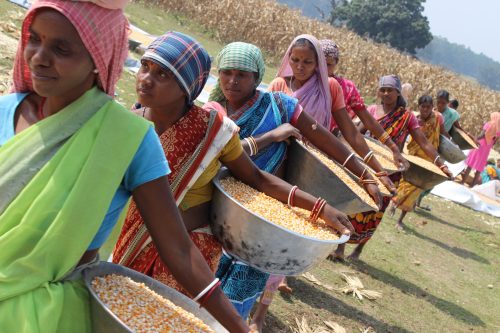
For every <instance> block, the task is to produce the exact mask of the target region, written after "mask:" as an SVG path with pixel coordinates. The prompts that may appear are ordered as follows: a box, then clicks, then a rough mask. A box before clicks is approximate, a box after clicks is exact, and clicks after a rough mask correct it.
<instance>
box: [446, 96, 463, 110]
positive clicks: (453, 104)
mask: <svg viewBox="0 0 500 333" xmlns="http://www.w3.org/2000/svg"><path fill="white" fill-rule="evenodd" d="M459 105H460V103H458V99H452V100H451V101H450V103H448V107H450V108H452V109H454V110H455V111H457V110H458V106H459Z"/></svg>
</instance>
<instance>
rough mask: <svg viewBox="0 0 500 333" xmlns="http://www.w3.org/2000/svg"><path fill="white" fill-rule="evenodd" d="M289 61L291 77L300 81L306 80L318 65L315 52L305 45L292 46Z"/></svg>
mask: <svg viewBox="0 0 500 333" xmlns="http://www.w3.org/2000/svg"><path fill="white" fill-rule="evenodd" d="M289 63H290V67H291V68H292V72H293V78H294V79H295V80H298V81H300V82H302V83H304V82H307V80H309V79H310V78H311V76H313V75H314V73H315V72H316V68H317V67H318V62H317V61H316V52H314V51H313V50H311V48H310V47H308V46H306V45H303V46H295V47H293V48H292V51H291V52H290V58H289Z"/></svg>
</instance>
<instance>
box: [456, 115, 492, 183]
mask: <svg viewBox="0 0 500 333" xmlns="http://www.w3.org/2000/svg"><path fill="white" fill-rule="evenodd" d="M498 137H500V112H493V113H492V114H491V115H490V121H488V122H487V123H486V124H484V126H483V130H482V132H481V134H480V135H479V137H478V140H479V148H477V149H474V150H472V151H471V152H470V153H469V156H467V160H465V164H466V165H467V168H466V169H465V173H464V175H463V176H462V184H463V183H464V182H465V180H466V179H467V177H469V173H470V172H471V170H472V169H474V170H475V171H476V173H475V174H474V180H473V181H472V184H471V187H473V186H475V185H477V184H478V183H479V181H480V179H481V172H483V170H484V168H485V167H486V162H487V160H488V155H489V154H490V151H491V148H493V146H494V145H495V143H496V142H497V139H498Z"/></svg>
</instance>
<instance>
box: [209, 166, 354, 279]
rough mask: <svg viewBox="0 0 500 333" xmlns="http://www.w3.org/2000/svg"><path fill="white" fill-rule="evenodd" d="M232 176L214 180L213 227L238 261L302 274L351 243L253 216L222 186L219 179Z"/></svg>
mask: <svg viewBox="0 0 500 333" xmlns="http://www.w3.org/2000/svg"><path fill="white" fill-rule="evenodd" d="M229 175H230V173H229V171H228V170H226V169H224V170H222V171H221V172H219V174H218V175H217V176H216V177H215V178H214V180H213V183H214V185H215V190H214V194H213V197H212V212H211V227H212V232H213V233H214V235H215V236H216V237H217V239H218V240H219V241H220V242H221V243H222V245H223V246H224V248H225V249H226V250H227V251H228V252H230V253H231V254H232V255H233V256H234V257H236V258H237V259H238V260H240V261H242V262H244V263H246V264H248V265H250V266H253V267H255V268H258V269H260V270H262V271H264V272H267V273H271V274H282V275H299V274H301V273H303V272H305V271H307V270H308V269H309V268H311V267H312V266H313V265H315V264H316V263H318V262H320V261H321V260H323V259H325V258H326V257H327V256H328V255H329V254H330V253H331V252H332V250H333V249H334V248H335V246H336V245H337V244H341V243H345V242H347V241H348V240H349V237H348V236H342V237H341V238H340V239H337V240H331V241H324V240H319V239H315V238H311V237H307V236H304V235H301V234H298V233H296V232H293V231H290V230H288V229H285V228H283V227H281V226H279V225H276V224H274V223H272V222H270V221H268V220H265V219H264V218H262V217H259V216H257V215H255V214H253V213H252V212H250V211H249V210H247V209H246V208H245V207H243V206H242V205H241V204H240V203H238V202H237V201H236V200H235V199H233V198H232V197H231V196H229V195H228V194H227V193H226V192H225V191H224V189H223V188H222V187H221V185H220V179H223V178H225V177H227V176H229Z"/></svg>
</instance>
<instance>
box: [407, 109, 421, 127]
mask: <svg viewBox="0 0 500 333" xmlns="http://www.w3.org/2000/svg"><path fill="white" fill-rule="evenodd" d="M417 128H420V125H419V124H418V119H417V117H415V115H414V114H413V112H410V120H409V121H408V129H409V130H414V129H417Z"/></svg>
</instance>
